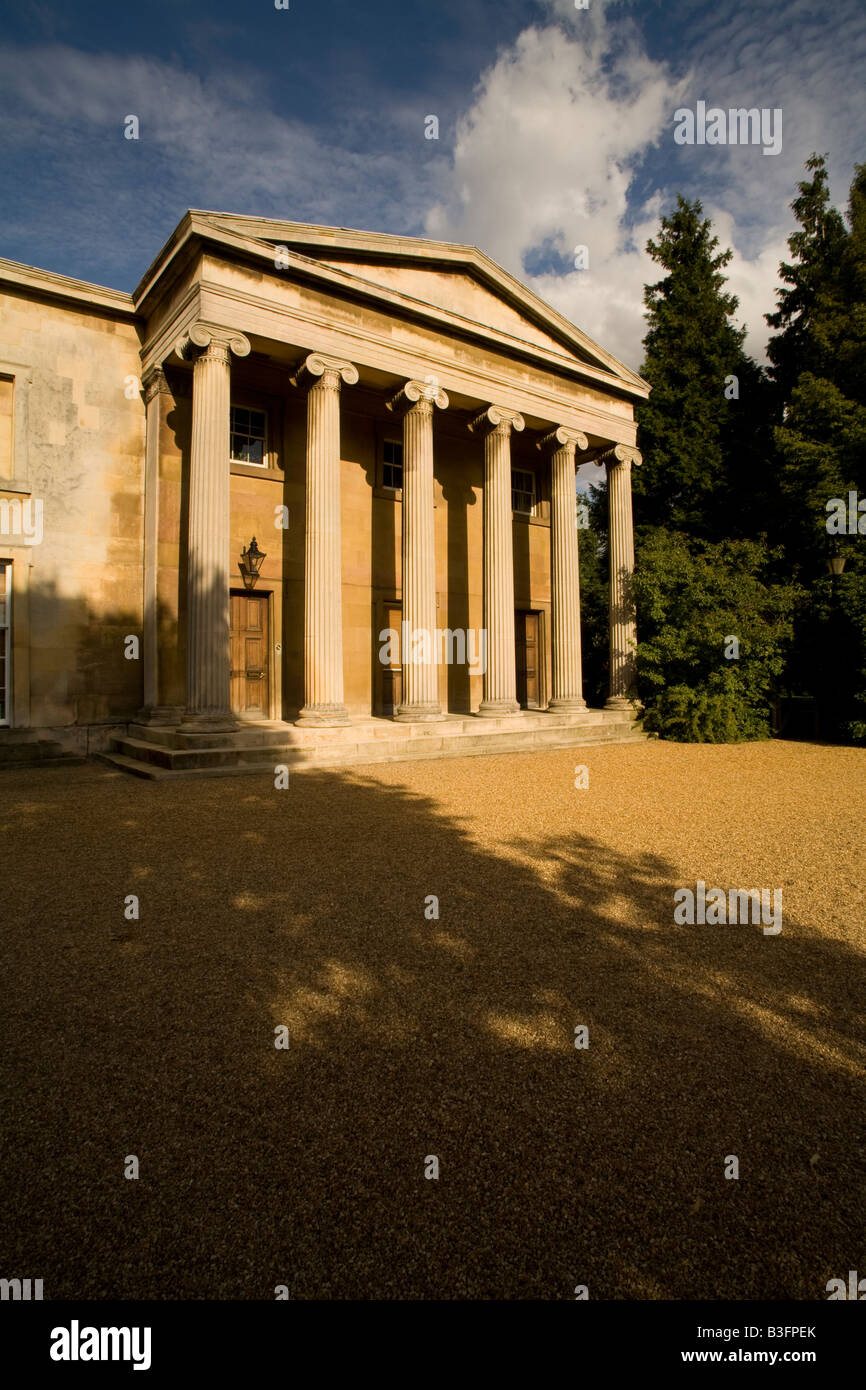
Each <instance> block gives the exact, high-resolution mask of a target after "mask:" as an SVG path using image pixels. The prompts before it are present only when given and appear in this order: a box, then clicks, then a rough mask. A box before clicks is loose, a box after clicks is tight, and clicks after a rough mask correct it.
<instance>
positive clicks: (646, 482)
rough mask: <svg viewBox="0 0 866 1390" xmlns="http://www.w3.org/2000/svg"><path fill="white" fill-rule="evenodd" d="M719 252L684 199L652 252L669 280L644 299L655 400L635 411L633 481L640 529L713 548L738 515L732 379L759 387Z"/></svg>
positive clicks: (706, 225) (645, 371) (646, 368)
mask: <svg viewBox="0 0 866 1390" xmlns="http://www.w3.org/2000/svg"><path fill="white" fill-rule="evenodd" d="M718 245H719V243H718V238H717V237H715V236H713V235H712V225H711V223H710V221H709V219H705V218H703V217H702V208H701V204H700V202H697V201H695V202H688V201H687V200H686V199H684V198H682V197H679V198H678V200H677V206H676V209H675V210H674V212H673V213H672V215H671V216H670V217H665V218H663V219H662V225H661V232H660V235H659V236H658V238H657V239H656V240H651V241H649V242H648V244H647V250H648V251H649V253H650V255H651V256H652V257H653V259H654V260H655V261H657V262H658V263H659V264H660V265H661V266H663V267H664V269H665V270H666V271H667V272H668V274H667V275H666V276H665V278H664V279H662V280H659V281H658V282H657V283H656V284H654V285H648V286H647V287H646V290H645V292H644V301H645V303H646V306H647V309H648V321H649V327H648V330H647V334H646V337H645V339H644V346H645V349H646V357H645V361H644V365H643V367H642V368H641V374H642V375H643V376H644V377H646V379H647V380H648V381H649V383H650V385H651V386H652V394H651V396H650V398H649V400H648V401H647V402H646V404H645V405H641V406H640V407H639V408H638V411H637V420H638V425H639V429H640V447H641V452H642V454H643V458H644V464H643V467H642V468H641V469H638V470H636V472H635V474H634V475H633V487H634V495H635V499H636V500H635V516H636V522H637V524H638V526H641V525H649V526H668V527H671V528H673V529H674V530H680V531H686V532H688V533H689V534H690V535H692V536H696V537H703V538H705V539H708V540H714V539H721V537H722V536H723V535H725V534H727V528H728V527H729V525H730V517H731V513H732V511H733V508H732V506H731V503H730V492H731V480H730V478H729V477H728V476H727V458H726V455H727V453H728V449H727V448H726V443H727V440H726V436H727V435H728V434H729V432H730V431H731V429H732V427H733V426H732V414H735V413H736V412H737V410H738V407H739V402H738V401H736V400H733V399H731V393H732V392H733V391H734V390H735V389H736V386H735V384H734V382H733V381H732V379H733V378H736V379H737V384H739V383H741V382H742V381H743V379H744V378H747V377H750V376H751V377H752V378H753V380H754V379H755V369H754V367H753V364H751V365H750V364H749V362H748V359H746V358H745V357H744V354H743V341H744V338H745V329H743V328H737V327H736V326H735V325H734V324H733V323H732V322H731V315H732V314H733V313H734V312H735V311H736V308H737V300H736V297H735V296H734V295H731V294H728V293H727V292H726V290H725V288H724V286H725V277H724V275H723V274H722V271H723V269H724V267H725V266H726V265H727V264H728V262H729V261H730V259H731V252H730V251H718V249H717V248H718ZM726 386H727V390H728V395H727V396H726V394H725V393H726ZM732 407H733V410H732Z"/></svg>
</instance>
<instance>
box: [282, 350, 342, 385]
mask: <svg viewBox="0 0 866 1390" xmlns="http://www.w3.org/2000/svg"><path fill="white" fill-rule="evenodd" d="M290 380H291V383H292V385H293V386H299V387H301V388H302V389H309V388H310V387H313V386H321V387H323V388H324V389H325V390H332V391H339V389H340V382H341V381H344V382H345V383H346V385H347V386H354V385H355V383H356V382H357V380H358V368H357V367H356V366H355V364H354V362H347V361H346V359H345V358H344V357H327V356H326V355H325V354H324V353H323V352H311V353H310V355H309V357H305V358H304V360H303V362H302V363H301V365H300V366H299V367H298V369H297V371H296V372H295V374H294V376H292V377H291V378H290Z"/></svg>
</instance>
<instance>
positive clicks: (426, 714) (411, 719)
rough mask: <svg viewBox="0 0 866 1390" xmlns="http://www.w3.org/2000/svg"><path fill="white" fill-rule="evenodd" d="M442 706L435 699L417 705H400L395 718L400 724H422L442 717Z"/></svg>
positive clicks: (395, 712)
mask: <svg viewBox="0 0 866 1390" xmlns="http://www.w3.org/2000/svg"><path fill="white" fill-rule="evenodd" d="M443 717H444V716H443V714H442V707H441V705H439V704H438V703H436V702H435V701H430V702H429V703H427V702H425V703H424V704H417V705H398V706H397V708H396V710H395V711H394V718H395V720H396V721H397V723H398V724H421V723H429V722H430V721H432V720H436V719H442V718H443Z"/></svg>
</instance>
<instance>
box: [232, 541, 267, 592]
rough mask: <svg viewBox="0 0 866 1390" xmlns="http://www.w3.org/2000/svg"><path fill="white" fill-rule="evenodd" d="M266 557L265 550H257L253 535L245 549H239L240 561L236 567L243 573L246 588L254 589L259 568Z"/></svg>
mask: <svg viewBox="0 0 866 1390" xmlns="http://www.w3.org/2000/svg"><path fill="white" fill-rule="evenodd" d="M266 559H267V555H266V553H265V551H263V550H259V547H258V545H257V544H256V538H255V536H253V538H252V540H251V541H250V543H249V545H248V546H247V548H246V550H242V551H241V558H240V563H239V565H238V569H239V570H240V572H241V574H242V575H243V579H244V584H245V586H246V587H247V588H248V589H254V588H255V587H256V581H257V580H258V577H259V570H260V569H261V567H262V563H263V562H264V561H265V560H266Z"/></svg>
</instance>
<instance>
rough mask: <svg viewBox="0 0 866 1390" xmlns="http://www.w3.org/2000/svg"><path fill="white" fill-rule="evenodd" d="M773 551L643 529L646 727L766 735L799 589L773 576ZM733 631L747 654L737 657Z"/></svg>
mask: <svg viewBox="0 0 866 1390" xmlns="http://www.w3.org/2000/svg"><path fill="white" fill-rule="evenodd" d="M775 558H776V557H775V556H774V554H773V552H771V551H769V550H768V548H767V546H766V545H765V544H762V543H761V542H756V541H744V540H735V541H723V542H717V543H709V542H705V541H700V540H690V539H689V538H688V537H687V536H685V535H682V534H678V533H674V532H670V531H666V530H663V529H656V530H653V531H652V532H648V533H646V534H645V536H644V541H643V545H642V547H641V555H640V561H639V563H638V565H637V568H636V570H635V576H634V597H635V600H636V603H637V609H638V615H639V624H640V625H639V628H638V635H639V642H638V665H639V671H640V690H641V696H642V698H643V700H644V703H645V706H646V711H647V713H646V716H645V727H646V728H647V729H648V730H651V731H655V732H657V733H659V734H661V735H663V736H664V737H665V738H672V739H692V740H695V741H698V742H733V741H738V740H741V739H754V738H762V737H766V736H767V735H768V733H769V729H770V711H771V698H772V692H773V689H774V686H775V683H776V682H777V680H778V678H779V677H780V675H781V673H782V672H783V670H784V669H785V663H786V657H787V652H788V648H789V646H790V642H791V639H792V635H793V616H794V611H795V607H796V604H797V601H798V597H799V594H798V590H797V589H796V587H795V586H794V585H791V584H784V583H778V582H772V577H771V568H772V563H773V561H774V559H775ZM732 637H734V638H736V639H737V642H738V644H739V656H738V657H737V658H734V659H729V658H727V657H726V655H725V652H726V648H727V649H729V650H730V648H731V644H730V639H731V638H732Z"/></svg>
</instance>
